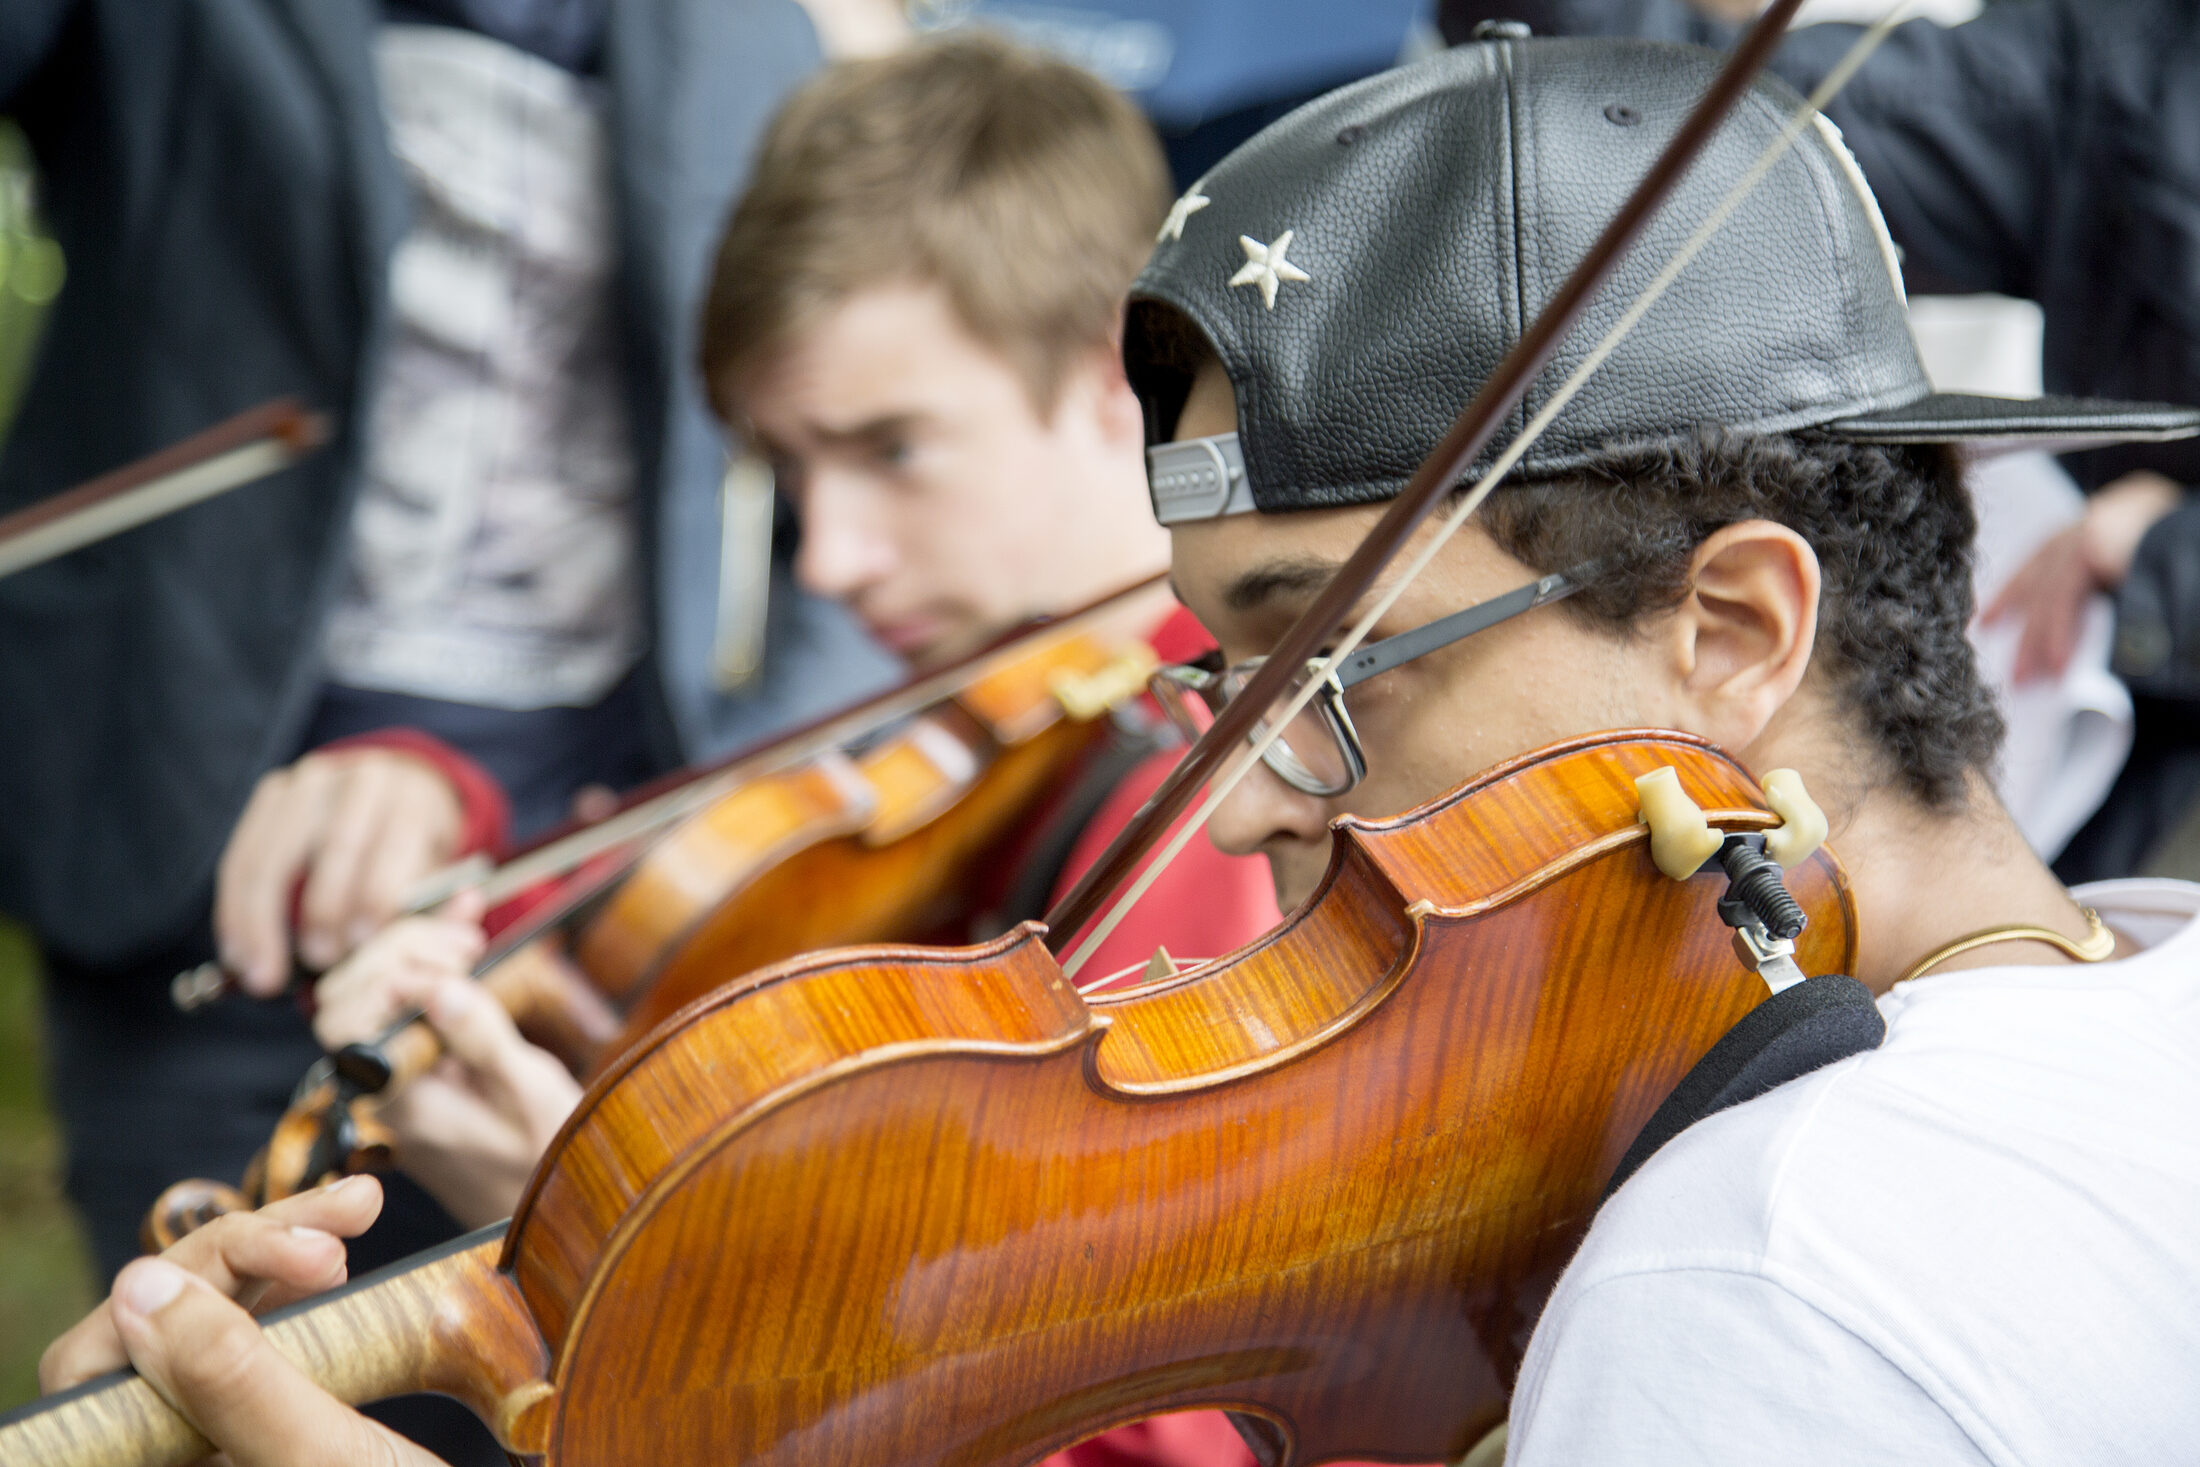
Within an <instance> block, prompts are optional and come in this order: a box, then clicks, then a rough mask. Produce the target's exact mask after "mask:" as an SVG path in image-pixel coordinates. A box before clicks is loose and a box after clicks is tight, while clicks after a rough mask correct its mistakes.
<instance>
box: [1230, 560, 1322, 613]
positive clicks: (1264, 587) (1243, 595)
mask: <svg viewBox="0 0 2200 1467" xmlns="http://www.w3.org/2000/svg"><path fill="white" fill-rule="evenodd" d="M1337 565H1338V562H1336V561H1334V560H1323V559H1321V558H1320V557H1318V556H1311V555H1308V556H1299V557H1295V558H1293V559H1290V560H1272V561H1270V562H1268V563H1267V564H1266V565H1262V566H1257V567H1255V568H1254V569H1252V570H1249V571H1247V572H1246V573H1245V574H1244V575H1242V576H1239V577H1238V578H1237V579H1236V580H1234V581H1232V582H1231V583H1230V584H1229V586H1228V587H1227V588H1226V589H1225V590H1224V591H1223V593H1222V602H1223V605H1225V606H1227V607H1229V608H1230V609H1231V610H1232V611H1258V610H1260V609H1261V608H1262V607H1263V606H1266V605H1267V604H1268V603H1269V602H1271V601H1273V600H1276V599H1277V598H1278V597H1305V596H1309V595H1312V594H1313V593H1314V592H1316V591H1318V590H1320V589H1321V588H1322V587H1323V586H1326V585H1328V584H1329V579H1330V577H1332V576H1334V575H1335V574H1336V573H1337Z"/></svg>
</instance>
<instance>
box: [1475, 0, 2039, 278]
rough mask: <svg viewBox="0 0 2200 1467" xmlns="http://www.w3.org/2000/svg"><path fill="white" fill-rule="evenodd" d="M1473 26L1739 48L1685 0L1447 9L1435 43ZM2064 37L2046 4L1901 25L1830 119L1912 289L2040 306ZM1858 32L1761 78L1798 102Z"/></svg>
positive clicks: (1826, 34)
mask: <svg viewBox="0 0 2200 1467" xmlns="http://www.w3.org/2000/svg"><path fill="white" fill-rule="evenodd" d="M1484 11H1486V12H1487V13H1488V14H1489V15H1490V16H1493V17H1494V16H1499V15H1511V16H1517V17H1518V18H1520V19H1522V20H1525V21H1527V23H1528V24H1529V25H1530V26H1531V27H1532V28H1533V29H1534V30H1535V31H1536V33H1537V34H1539V35H1577V36H1590V35H1600V36H1639V37H1643V38H1645V39H1649V40H1661V41H1680V42H1686V43H1690V44H1694V45H1701V46H1716V47H1725V46H1728V45H1730V44H1732V42H1733V41H1734V39H1735V38H1736V37H1737V36H1738V35H1739V34H1740V32H1739V30H1738V29H1737V28H1736V27H1734V26H1731V25H1725V24H1722V23H1720V22H1717V21H1713V20H1711V19H1709V18H1707V17H1706V16H1704V15H1702V14H1701V13H1700V12H1698V11H1696V10H1695V9H1694V8H1692V7H1691V6H1689V5H1688V4H1686V3H1685V0H1449V3H1447V4H1446V6H1445V12H1446V13H1445V21H1446V27H1445V29H1446V34H1447V35H1450V36H1452V37H1454V38H1460V37H1463V36H1464V34H1465V33H1466V31H1467V30H1468V29H1469V28H1470V27H1471V24H1472V21H1473V20H1474V19H1475V18H1477V17H1478V16H1479V15H1480V14H1481V13H1482V12H1484ZM2076 29H2077V26H2076V21H2075V19H2074V18H2073V16H2072V15H2071V13H2070V11H2069V8H2068V6H2067V4H2065V3H2049V0H2011V3H2004V4H1998V5H1992V6H1989V7H1987V9H1986V11H1985V13H1984V14H1982V15H1981V16H1980V17H1979V18H1978V19H1976V20H1974V21H1971V22H1970V23H1969V24H1967V25H1961V26H1953V27H1947V26H1940V25H1936V24H1934V23H1933V22H1931V21H1927V20H1917V21H1911V22H1910V23H1909V24H1907V25H1903V26H1899V27H1897V28H1896V29H1895V31H1894V33H1893V34H1892V35H1890V36H1889V37H1888V38H1887V40H1886V41H1885V43H1884V44H1883V45H1881V47H1880V49H1879V50H1878V52H1877V53H1876V54H1874V55H1873V56H1872V58H1871V60H1870V61H1868V62H1867V63H1865V66H1864V68H1863V70H1862V71H1860V72H1859V73H1858V74H1857V75H1856V77H1855V78H1854V79H1853V80H1852V81H1851V82H1850V83H1849V85H1848V87H1847V88H1846V89H1845V90H1844V91H1843V92H1842V94H1841V95H1840V96H1839V97H1837V98H1836V99H1835V100H1834V102H1833V104H1832V105H1831V106H1830V107H1828V108H1827V116H1829V117H1830V118H1831V119H1832V120H1833V121H1834V122H1835V123H1836V124H1837V125H1839V127H1840V128H1841V131H1842V133H1843V135H1844V136H1846V138H1847V139H1848V144H1849V147H1850V148H1851V149H1852V150H1853V151H1854V152H1855V154H1856V157H1857V162H1858V163H1859V164H1860V165H1861V166H1862V167H1863V170H1864V176H1865V177H1866V178H1867V179H1869V180H1870V181H1871V185H1872V191H1873V192H1874V193H1875V194H1877V195H1878V197H1879V202H1880V207H1881V208H1882V209H1884V210H1885V212H1886V215H1887V227H1888V229H1889V231H1890V232H1892V233H1893V235H1894V237H1895V240H1896V242H1897V243H1898V244H1900V245H1901V246H1902V248H1903V251H1904V256H1905V259H1904V266H1905V270H1906V271H1907V273H1908V274H1909V275H1910V277H1911V283H1912V285H1913V287H1915V288H1918V289H1930V290H1936V291H1946V292H1968V291H1998V292H2000V293H2002V294H2005V295H2015V296H2024V297H2027V298H2030V299H2037V298H2038V296H2039V294H2040V290H2039V281H2038V275H2039V270H2040V260H2041V258H2042V255H2043V254H2044V252H2045V245H2046V234H2047V230H2048V228H2049V220H2050V207H2051V202H2052V201H2051V198H2050V191H2051V190H2052V188H2053V186H2054V182H2055V180H2056V179H2057V178H2058V177H2060V176H2063V174H2064V170H2063V168H2062V167H2060V166H2059V164H2060V162H2061V161H2062V160H2061V158H2060V154H2061V152H2062V151H2064V150H2066V149H2067V148H2068V147H2069V142H2068V140H2067V138H2066V137H2065V136H2064V135H2063V130H2061V129H2059V128H2058V121H2059V120H2060V119H2062V118H2064V117H2066V116H2067V105H2066V104H2067V101H2068V89H2069V87H2070V85H2071V76H2070V68H2071V61H2072V57H2073V54H2074V53H2075V52H2076V51H2077V50H2078V49H2079V40H2080V38H2079V37H2078V36H2077V35H2076V34H2075V31H2076ZM1859 33H1860V27H1857V26H1850V25H1816V26H1808V27H1805V28H1804V29H1802V30H1799V31H1797V32H1796V33H1795V34H1794V35H1793V36H1791V37H1789V38H1788V40H1787V41H1786V43H1785V44H1783V45H1782V47H1781V48H1780V51H1779V53H1778V55H1777V56H1776V57H1775V58H1774V60H1773V63H1772V69H1773V70H1774V71H1776V72H1778V73H1779V74H1780V75H1781V76H1782V77H1783V78H1785V79H1786V80H1787V81H1788V82H1789V83H1790V84H1791V85H1793V86H1795V87H1796V88H1797V89H1798V90H1800V91H1803V92H1808V91H1809V90H1810V89H1811V88H1812V87H1813V86H1815V85H1817V83H1818V82H1819V81H1820V80H1821V79H1822V78H1824V76H1825V75H1826V73H1828V72H1829V71H1831V70H1832V69H1833V67H1834V65H1835V64H1836V63H1837V62H1838V61H1839V60H1840V59H1841V56H1842V54H1843V53H1844V52H1846V51H1847V50H1848V48H1849V46H1850V44H1851V43H1852V42H1854V41H1855V39H1856V37H1857V35H1858V34H1859Z"/></svg>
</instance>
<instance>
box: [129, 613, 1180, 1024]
mask: <svg viewBox="0 0 2200 1467" xmlns="http://www.w3.org/2000/svg"><path fill="white" fill-rule="evenodd" d="M1164 579H1165V577H1164V575H1163V574H1162V573H1160V572H1156V573H1155V574H1153V575H1150V576H1147V577H1145V578H1144V579H1143V580H1140V581H1138V582H1136V583H1134V584H1132V585H1129V586H1125V587H1123V588H1122V589H1120V590H1116V591H1111V592H1109V593H1108V594H1107V595H1105V596H1103V597H1101V598H1100V599H1099V600H1097V601H1094V602H1091V603H1089V604H1088V605H1085V606H1081V607H1079V608H1077V609H1076V610H1074V611H1068V612H1064V613H1062V614H1061V615H1059V616H1054V617H1047V618H1043V619H1041V620H1038V621H1034V622H1032V623H1030V624H1028V625H1026V626H1022V627H1019V628H1017V629H1016V630H1015V631H1013V632H1010V633H1008V634H1007V635H1005V636H1003V637H1000V638H998V639H997V640H995V641H993V642H991V643H989V644H987V645H986V646H984V647H981V648H979V649H978V650H977V651H975V652H972V653H969V654H968V655H966V656H963V657H960V658H957V659H956V660H955V661H953V662H950V663H948V664H947V665H946V666H944V667H940V668H938V669H935V670H934V671H931V672H927V673H924V674H922V675H920V676H918V677H915V678H911V679H910V680H908V681H907V682H903V683H900V684H897V685H896V686H894V687H891V688H888V689H887V690H886V691H885V692H883V693H879V694H877V695H876V696H874V697H870V698H866V699H864V700H863V701H862V702H859V703H855V704H852V705H850V706H848V707H845V708H840V709H837V710H835V711H833V712H831V713H827V714H824V715H823V716H821V717H819V718H816V719H814V720H812V721H811V722H809V723H807V724H804V725H802V726H800V727H798V728H795V729H793V730H791V731H788V732H785V733H780V734H774V735H772V736H771V737H770V738H767V739H764V740H762V741H761V742H758V743H755V744H750V745H748V746H746V747H744V748H741V749H737V750H735V751H734V752H733V753H731V754H728V755H726V756H725V757H724V758H721V759H718V760H716V761H714V762H712V763H710V764H706V765H703V766H701V767H690V768H686V769H679V770H675V771H673V772H672V773H670V774H667V775H664V776H662V777H660V778H658V779H655V780H652V781H650V782H649V783H647V784H645V785H643V786H641V787H640V788H639V789H636V790H633V791H630V792H629V793H628V794H627V795H626V796H625V797H624V798H623V799H621V800H620V801H619V803H618V805H617V806H616V807H615V808H613V809H612V810H611V811H610V812H609V813H608V814H605V815H602V816H599V817H596V818H593V819H588V820H579V819H575V820H568V821H566V822H565V823H564V824H562V825H559V826H556V827H555V828H553V829H551V830H548V831H546V832H544V833H543V834H542V835H540V836H537V837H535V838H534V839H533V840H531V841H529V842H527V843H526V844H524V845H522V846H520V847H519V848H518V849H516V850H513V851H510V852H507V853H506V854H505V856H504V858H503V862H502V864H496V863H493V862H491V861H490V859H489V858H488V857H487V856H470V857H468V858H467V859H465V860H463V861H456V862H453V863H451V864H450V865H448V866H445V867H443V868H442V869H441V870H438V871H433V872H430V873H429V874H428V875H427V876H425V877H423V878H421V880H420V881H419V882H418V883H417V884H416V885H414V886H413V887H412V888H411V889H410V890H408V891H407V892H406V893H405V897H404V901H403V902H402V903H401V904H400V906H399V907H398V910H397V912H396V913H395V914H394V917H393V919H392V920H394V918H395V917H408V916H415V915H418V914H419V913H422V912H427V911H432V910H433V909H435V908H436V907H439V906H441V905H442V904H443V903H445V902H447V901H449V900H450V899H451V898H452V897H454V896H457V895H458V894H459V893H460V892H463V891H471V892H478V893H479V894H480V896H481V899H482V901H483V902H484V903H485V904H486V905H488V906H491V907H494V906H496V905H498V904H499V903H501V902H504V901H507V900H509V899H510V898H512V897H515V896H518V895H520V894H521V893H522V892H525V891H527V890H529V889H530V888H532V887H534V886H536V885H539V884H540V883H542V882H545V881H549V880H552V879H554V878H557V877H562V876H567V875H570V874H571V873H573V872H575V871H578V870H579V869H580V868H581V867H583V866H585V865H587V864H588V863H589V862H591V861H594V860H595V859H596V858H597V857H599V856H608V855H610V854H612V853H613V852H616V851H619V850H621V848H626V850H627V853H628V855H629V856H631V857H637V858H638V857H639V855H640V854H641V851H642V849H643V848H644V844H645V843H646V842H647V841H648V840H649V838H650V837H652V836H654V835H656V834H657V833H658V832H660V831H663V830H665V829H667V828H669V827H671V826H674V825H677V824H679V823H680V822H681V821H684V820H686V819H687V818H689V817H690V816H692V815H696V814H699V813H700V812H702V811H703V810H704V809H706V808H708V807H709V806H710V805H712V804H713V803H715V802H716V801H717V800H718V799H720V798H721V797H722V796H724V795H726V794H727V793H729V792H730V791H732V790H733V789H735V788H736V787H738V786H739V785H742V784H745V783H748V782H751V781H754V780H759V779H763V778H765V777H767V776H769V775H772V774H776V773H779V772H780V771H782V770H787V769H792V768H794V767H795V766H796V765H798V764H802V763H805V762H807V761H809V760H811V759H815V758H817V757H818V756H819V755H821V754H824V753H826V752H828V751H829V750H833V749H840V748H844V747H847V746H848V745H850V744H852V743H855V742H857V741H859V740H860V739H862V738H863V737H864V736H865V735H867V734H871V733H875V732H877V731H879V730H880V729H882V728H885V727H889V726H891V725H892V724H893V723H895V722H897V721H898V720H900V719H903V718H909V717H914V716H915V715H917V714H919V713H922V712H924V711H925V710H926V709H927V708H931V707H933V706H935V705H937V704H939V703H941V702H944V701H946V700H947V699H949V698H952V697H954V696H955V694H956V693H957V692H958V691H960V690H961V689H963V688H965V687H968V686H969V685H970V684H971V683H973V682H976V681H978V680H979V679H981V678H983V677H984V676H985V675H986V674H988V673H989V672H992V671H993V670H995V669H996V668H998V667H1001V666H1004V665H1006V664H1008V663H1010V662H1013V661H1014V660H1016V659H1017V658H1020V657H1026V656H1029V655H1030V654H1031V651H1032V648H1033V646H1034V644H1035V643H1036V642H1037V641H1038V640H1039V639H1041V638H1043V637H1050V636H1070V635H1072V634H1074V633H1076V632H1078V631H1080V630H1083V629H1085V628H1089V627H1093V626H1096V625H1099V624H1101V623H1103V622H1104V621H1105V620H1106V619H1107V618H1109V617H1111V616H1114V615H1115V614H1117V613H1118V612H1120V611H1121V610H1122V608H1123V606H1124V605H1125V604H1126V603H1128V602H1130V601H1132V600H1134V599H1135V598H1137V597H1139V596H1142V595H1144V594H1145V593H1147V592H1149V591H1151V590H1153V589H1155V588H1156V587H1158V586H1159V585H1161V583H1162V581H1163V580H1164ZM624 870H625V866H624V865H623V864H622V865H618V866H616V867H613V868H607V869H606V870H604V871H600V872H598V873H596V875H595V876H594V877H593V878H592V879H591V880H590V881H589V882H588V883H586V884H585V885H584V886H583V887H581V888H576V889H575V890H572V891H569V892H567V893H565V894H564V896H563V897H562V898H561V899H560V900H559V901H558V902H556V903H555V904H554V905H553V906H552V907H550V908H546V909H545V913H546V914H547V917H548V920H539V921H533V920H531V921H530V922H529V923H528V924H527V929H526V934H525V935H526V936H528V937H534V936H539V935H540V934H541V932H542V931H543V930H545V929H546V928H547V927H548V926H550V925H553V924H554V923H555V922H556V921H558V920H562V919H563V918H564V917H565V916H567V915H569V914H570V912H571V911H572V909H573V907H574V906H575V905H576V904H578V903H579V902H581V901H583V900H585V899H586V898H587V897H589V896H592V895H594V894H596V893H598V892H600V891H601V890H602V889H603V888H604V887H606V886H608V885H609V884H610V882H611V881H613V880H615V879H616V878H617V877H618V876H619V875H621V874H623V872H624ZM538 915H542V914H538ZM509 951H510V947H509V945H507V944H503V943H500V944H499V946H498V947H497V949H496V950H495V952H493V953H492V954H490V955H489V956H488V957H486V958H484V959H483V961H482V963H481V965H480V969H479V970H486V969H487V967H488V966H490V964H491V963H492V962H493V961H494V960H495V959H497V958H501V957H504V956H507V955H508V953H509ZM296 976H297V977H299V978H310V977H311V976H312V975H311V974H309V973H303V972H301V973H300V974H298V975H296ZM237 989H238V984H237V981H236V977H235V975H234V974H232V973H230V972H229V970H228V969H227V968H225V967H223V966H222V964H221V962H220V961H219V960H218V959H210V960H208V961H207V962H204V963H201V964H199V965H198V966H197V967H195V968H190V969H186V970H185V971H184V972H181V973H178V974H177V975H176V976H175V977H174V978H173V979H171V980H170V982H169V997H170V999H171V1000H172V1001H173V1002H174V1004H175V1006H176V1007H177V1008H179V1009H182V1010H184V1011H186V1012H189V1011H190V1010H192V1009H197V1008H202V1007H204V1006H205V1005H207V1004H209V1003H212V1002H214V1001H215V1000H216V999H218V998H222V997H225V996H227V995H228V994H231V993H234V992H236V991H237Z"/></svg>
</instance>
